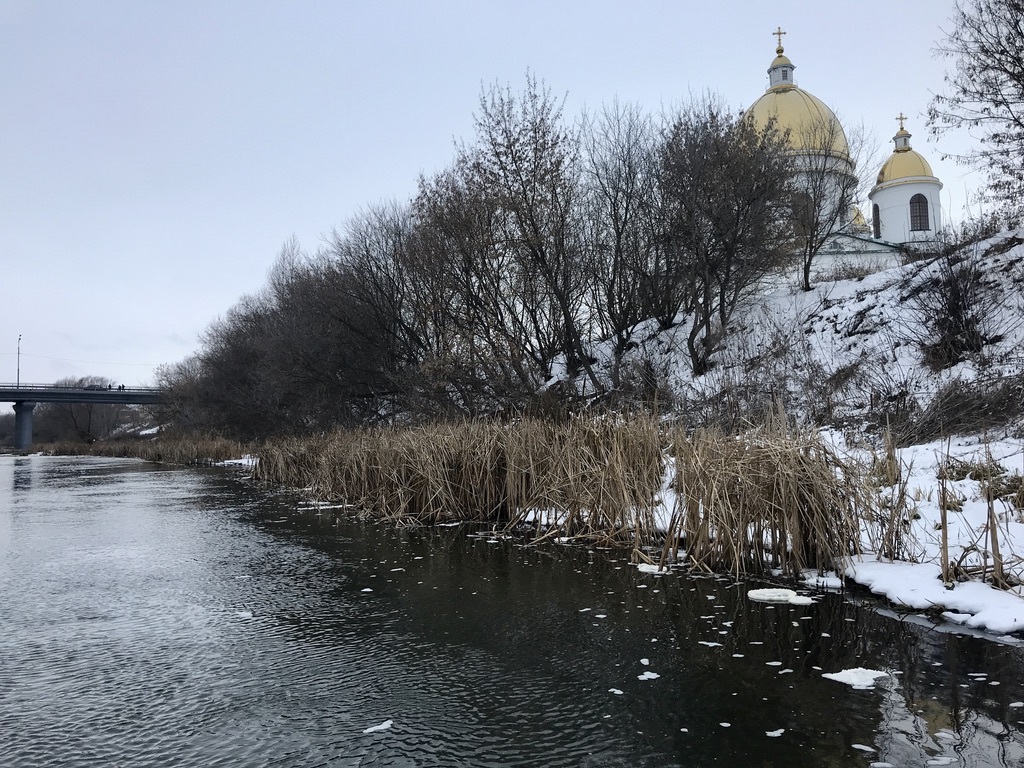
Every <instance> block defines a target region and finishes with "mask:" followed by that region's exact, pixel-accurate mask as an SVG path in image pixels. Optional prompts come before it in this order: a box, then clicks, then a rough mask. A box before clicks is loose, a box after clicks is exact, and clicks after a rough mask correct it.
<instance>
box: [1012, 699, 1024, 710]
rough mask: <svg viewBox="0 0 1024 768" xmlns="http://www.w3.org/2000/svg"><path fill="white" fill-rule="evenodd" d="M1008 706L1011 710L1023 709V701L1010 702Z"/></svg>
mask: <svg viewBox="0 0 1024 768" xmlns="http://www.w3.org/2000/svg"><path fill="white" fill-rule="evenodd" d="M1009 706H1010V707H1011V708H1013V709H1017V708H1018V707H1024V701H1011V702H1010V704H1009Z"/></svg>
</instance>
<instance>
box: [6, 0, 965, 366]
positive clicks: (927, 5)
mask: <svg viewBox="0 0 1024 768" xmlns="http://www.w3.org/2000/svg"><path fill="white" fill-rule="evenodd" d="M952 6H953V2H952V0H886V2H881V1H880V0H861V2H859V3H856V4H854V3H846V2H842V3H840V2H833V1H832V0H813V1H811V0H805V1H803V2H800V1H799V0H795V1H794V0H791V1H790V2H786V3H782V4H776V3H771V4H770V3H764V2H757V3H755V2H751V1H749V0H718V2H716V3H698V2H684V1H682V0H673V1H671V2H667V1H666V2H654V1H651V0H633V1H632V2H629V3H626V2H621V0H620V2H610V1H602V2H582V1H577V2H568V1H562V2H559V1H558V0H546V1H545V2H538V1H535V0H525V1H524V0H517V1H516V2H512V1H511V0H502V1H501V2H498V1H497V0H494V1H492V2H487V1H486V0H474V1H471V0H464V1H462V2H459V1H456V0H431V1H430V2H425V1H423V0H419V1H413V0H393V1H389V0H376V1H364V2H355V0H353V1H352V2H343V1H342V0H333V1H326V0H325V1H324V2H312V1H308V0H294V1H285V0H281V1H280V2H266V1H261V0H239V1H238V2H227V1H225V0H202V2H197V1H194V0H175V2H157V1H156V0H148V1H147V0H106V1H100V0H97V1H87V0H67V1H65V2H55V1H52V0H51V1H48V0H0V69H2V71H3V73H4V77H3V80H2V85H0V88H2V92H0V179H2V184H0V256H2V259H0V269H2V271H0V285H2V286H3V303H2V304H0V381H14V380H15V378H16V367H17V355H16V352H17V339H18V335H19V334H21V335H22V337H23V338H22V342H21V357H20V364H21V365H20V368H21V373H20V376H21V381H22V382H52V381H54V380H55V379H58V378H61V377H65V376H82V375H90V374H95V375H101V376H107V377H109V378H111V379H113V380H114V381H115V382H119V383H121V382H123V383H126V384H146V383H151V382H152V375H153V369H154V367H155V366H157V365H159V364H163V363H170V362H175V361H177V360H180V359H182V358H184V357H186V356H187V355H189V354H190V353H192V352H193V351H195V350H196V349H197V348H198V336H199V334H201V333H202V331H203V329H204V328H205V327H206V326H207V325H208V324H209V323H210V322H211V321H212V320H214V319H215V318H216V317H218V316H219V315H222V314H223V313H224V312H225V311H226V310H227V309H228V308H229V307H231V306H232V305H233V304H234V303H235V302H236V301H237V299H238V298H239V297H240V296H241V295H242V294H245V293H252V292H254V291H256V290H257V289H259V288H260V287H261V286H262V285H263V282H264V279H265V277H266V273H267V269H268V268H269V267H270V265H271V264H272V263H273V261H274V259H275V257H276V256H277V254H278V252H279V250H280V248H281V245H282V244H283V243H284V242H285V241H286V240H287V239H288V238H290V237H291V236H292V235H294V236H295V237H296V238H297V239H298V240H299V242H300V244H301V245H302V247H303V248H304V249H305V250H307V251H315V250H316V249H317V247H318V246H319V245H320V243H321V242H322V238H323V237H324V236H325V235H327V234H329V233H330V231H331V230H332V229H333V228H335V227H339V226H340V225H342V224H343V223H344V221H345V220H346V219H347V218H348V217H349V216H350V215H352V214H353V213H355V212H357V211H358V210H359V209H360V207H361V206H364V205H366V204H368V203H375V202H379V201H381V200H383V199H387V198H398V199H407V198H408V197H409V196H411V194H412V193H413V192H414V189H415V183H416V178H417V176H418V174H420V173H428V174H429V173H431V172H433V171H435V170H438V169H440V168H442V167H443V166H445V165H446V164H447V163H448V162H449V161H450V160H451V158H452V156H453V142H454V141H455V140H458V139H462V138H466V139H468V138H471V135H472V115H473V112H474V110H475V108H476V105H477V101H478V98H479V94H480V90H481V85H482V84H490V83H493V82H495V81H498V82H500V83H502V84H506V83H511V85H512V86H513V88H514V89H515V90H518V89H519V88H520V87H521V85H522V83H523V80H524V74H525V73H526V71H527V70H530V71H532V72H533V73H534V74H536V75H537V76H538V77H539V78H541V79H542V80H544V81H545V82H546V83H547V84H548V85H549V86H550V87H551V88H552V90H553V91H554V92H555V93H557V94H562V93H565V94H567V95H568V100H567V102H566V114H567V115H568V116H570V117H575V116H576V115H577V114H578V113H579V111H580V110H581V109H582V108H583V107H584V106H587V107H590V108H597V107H600V106H601V105H602V104H603V103H606V102H609V101H611V100H612V99H613V98H616V97H618V98H619V99H620V100H622V101H627V102H635V103H638V104H640V105H642V106H643V107H645V108H646V109H647V110H648V111H650V112H652V113H657V112H659V111H660V110H661V109H662V107H663V106H669V105H671V104H673V103H680V102H682V101H685V100H686V99H687V98H688V96H689V95H690V94H701V93H703V92H705V91H709V90H710V91H713V92H716V93H718V94H720V95H721V96H722V97H723V99H724V100H725V101H726V102H727V103H729V104H732V105H734V106H735V107H737V108H739V107H742V106H745V105H748V104H750V103H751V102H753V101H754V100H755V99H756V98H757V97H758V96H760V95H761V93H763V91H764V88H765V87H766V85H767V74H766V70H767V68H768V64H769V63H770V62H771V60H772V59H773V58H774V48H775V38H774V37H773V36H772V35H771V32H772V30H774V29H775V28H776V26H778V25H781V26H782V28H783V29H784V30H786V31H787V35H786V36H785V38H784V40H783V43H784V45H785V47H786V54H787V55H788V56H789V57H790V58H791V59H792V60H793V62H794V64H796V67H797V69H796V81H797V83H798V84H799V85H800V86H801V87H803V88H805V89H807V90H808V91H810V92H811V93H813V94H814V95H816V96H818V97H819V98H820V99H822V100H823V101H825V102H826V103H827V104H829V105H830V106H831V107H832V108H833V109H834V110H835V111H836V112H837V114H838V115H839V116H840V118H841V119H842V120H843V122H844V124H845V125H846V126H847V128H848V130H849V128H850V126H852V125H854V124H858V123H863V124H864V125H865V127H866V128H868V129H869V130H870V131H871V132H872V133H873V135H874V138H875V139H876V143H877V145H878V154H877V157H878V160H879V162H881V161H882V160H884V159H885V158H886V157H887V156H888V153H889V151H890V150H891V146H892V145H891V142H890V139H891V137H892V135H893V133H895V131H896V128H897V124H896V121H895V119H894V118H895V116H896V115H897V114H899V113H900V112H901V111H903V112H904V113H905V114H907V115H909V116H910V120H909V121H908V123H907V128H908V129H909V130H910V131H911V133H913V134H914V138H913V140H912V143H913V146H914V148H915V149H917V150H919V151H920V152H922V154H924V155H925V157H926V158H928V159H929V160H930V162H931V164H932V168H933V169H934V171H935V172H936V175H938V176H939V177H940V179H942V181H943V182H944V183H945V189H944V190H943V193H942V194H943V204H944V207H945V209H946V216H947V219H949V218H954V219H959V218H962V216H963V208H964V203H965V200H966V198H967V191H968V190H971V191H973V190H974V189H975V187H976V186H977V184H978V181H977V177H976V176H974V175H969V174H966V172H965V170H964V169H963V168H962V167H960V166H957V165H956V164H954V163H953V162H952V161H947V162H941V161H940V158H939V155H940V152H941V151H942V150H946V151H951V152H957V151H962V150H963V148H964V146H966V145H965V143H964V140H962V139H959V140H958V139H949V140H945V141H943V143H942V144H941V145H936V144H933V143H931V142H930V141H929V139H928V136H927V131H926V130H925V125H924V117H923V113H924V111H925V109H926V107H927V104H928V101H929V98H930V95H931V93H932V92H935V91H938V90H941V88H942V76H943V72H944V68H945V67H946V63H945V62H943V61H942V60H939V59H936V58H935V57H934V55H933V48H934V46H935V44H936V42H937V41H938V40H939V39H941V36H942V34H941V32H940V27H947V28H948V21H947V19H948V18H949V15H950V13H951V9H952ZM877 170H878V169H877V167H872V168H870V169H867V170H862V171H861V173H862V175H863V174H865V173H868V174H871V175H874V174H875V173H877Z"/></svg>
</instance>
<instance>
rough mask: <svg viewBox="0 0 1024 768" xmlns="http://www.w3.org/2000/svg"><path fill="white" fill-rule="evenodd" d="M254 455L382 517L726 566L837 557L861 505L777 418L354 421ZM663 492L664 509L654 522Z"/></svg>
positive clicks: (854, 490) (262, 469)
mask: <svg viewBox="0 0 1024 768" xmlns="http://www.w3.org/2000/svg"><path fill="white" fill-rule="evenodd" d="M258 457H259V461H258V463H257V466H256V470H255V473H256V478H257V479H258V480H260V481H262V482H266V483H269V484H275V485H286V486H291V487H296V488H303V489H307V492H308V493H310V494H312V495H313V496H314V497H315V498H317V499H321V500H331V501H335V502H341V503H345V504H348V505H351V506H353V507H356V508H358V509H361V510H363V511H365V512H367V513H371V514H374V515H376V516H379V517H382V518H385V519H388V520H391V521H393V522H396V523H426V524H431V523H439V522H444V521H454V520H463V521H475V522H485V523H490V524H492V525H494V526H500V527H504V528H510V529H511V528H522V527H524V526H528V527H530V528H531V529H532V530H533V532H534V535H535V537H536V538H538V539H541V538H546V537H551V536H572V537H576V538H586V539H588V540H591V541H594V542H598V543H601V544H608V545H610V544H615V545H620V546H630V547H632V548H633V550H634V558H635V559H640V558H642V557H644V554H643V553H644V552H645V551H649V548H650V547H652V546H656V545H658V544H661V545H662V561H664V560H665V559H668V558H670V557H673V558H680V559H681V557H682V556H681V555H680V552H679V548H680V546H682V547H683V549H684V552H685V556H686V557H687V558H688V559H689V561H690V562H691V563H692V564H693V565H694V566H696V567H698V568H702V569H707V570H722V569H726V570H730V571H732V572H734V573H736V574H737V575H739V574H743V573H748V572H759V571H762V570H763V569H764V568H765V567H772V568H780V569H782V570H783V571H785V572H786V573H788V574H793V575H795V574H796V573H798V572H799V571H800V570H802V569H804V568H817V569H819V570H824V569H827V568H832V567H836V566H838V565H839V564H840V563H842V562H843V561H844V559H845V558H847V557H849V556H850V555H852V554H854V553H856V552H858V532H859V525H860V516H861V515H862V513H863V512H864V510H866V509H867V504H866V499H867V492H866V489H867V487H868V486H867V484H866V481H865V480H864V479H863V473H860V474H858V471H857V468H855V467H854V466H852V465H850V464H849V463H848V462H846V461H844V460H843V459H841V458H840V457H839V456H838V455H837V454H836V453H835V452H834V451H833V450H832V449H830V448H829V447H828V446H827V445H825V444H824V443H823V442H822V440H821V439H820V437H819V436H818V435H817V434H816V433H815V432H811V431H804V430H800V429H796V428H791V427H789V426H788V425H787V424H786V421H785V419H784V418H783V417H781V416H778V417H773V418H772V419H769V421H768V423H766V425H765V426H763V427H760V428H758V429H752V430H750V431H748V432H746V433H744V434H742V435H727V434H724V433H721V432H716V431H712V430H704V431H699V432H697V433H695V434H692V435H691V434H687V432H686V431H685V430H684V429H683V428H682V427H679V426H669V425H664V424H662V423H661V422H659V421H658V420H656V419H654V418H652V417H650V416H636V417H629V418H626V417H606V418H578V419H569V420H567V421H566V422H563V423H557V424H556V423H551V422H547V421H541V420H524V421H520V422H517V423H512V424H498V423H484V422H465V423H456V424H451V423H448V424H437V425H430V426H419V427H405V428H398V427H386V428H373V429H370V428H366V429H358V430H349V431H341V432H335V433H332V434H329V435H325V436H322V437H318V438H305V439H282V440H277V441H274V442H271V443H268V444H267V445H265V446H263V447H262V448H261V449H260V451H259V453H258ZM667 470H668V471H667ZM666 479H667V480H668V481H669V482H668V485H667V486H666ZM673 491H674V492H675V494H676V498H677V499H678V502H677V504H676V508H675V509H674V510H672V515H671V519H670V520H664V519H661V520H659V519H657V517H656V515H657V513H658V511H659V510H664V509H665V503H666V502H665V498H670V497H666V496H665V494H671V493H672V492H673Z"/></svg>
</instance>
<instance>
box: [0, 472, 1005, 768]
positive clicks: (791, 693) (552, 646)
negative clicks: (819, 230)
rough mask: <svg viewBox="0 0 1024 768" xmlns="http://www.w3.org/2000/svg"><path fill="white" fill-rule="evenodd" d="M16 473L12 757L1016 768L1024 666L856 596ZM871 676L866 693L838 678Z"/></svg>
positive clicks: (24, 762) (0, 623) (0, 580)
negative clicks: (791, 594)
mask: <svg viewBox="0 0 1024 768" xmlns="http://www.w3.org/2000/svg"><path fill="white" fill-rule="evenodd" d="M337 512H338V510H330V509H328V510H319V511H318V510H313V509H310V508H309V507H308V506H307V505H304V504H303V503H302V501H301V499H299V498H298V497H297V496H295V495H293V494H289V493H284V492H274V491H269V490H266V489H260V488H257V487H254V486H253V485H252V484H251V483H249V482H248V481H247V480H246V478H245V477H244V474H243V473H242V472H241V471H239V470H231V469H223V468H210V469H182V468H164V467H158V466H155V465H151V464H146V463H142V462H136V461H126V460H113V459H110V460H108V459H96V458H52V457H42V456H31V457H11V456H7V457H0V595H2V597H0V628H2V632H0V765H3V766H18V767H19V768H20V767H21V766H26V767H28V766H176V767H181V766H204V767H205V766H499V765H500V766H711V765H722V766H736V767H745V766H759V767H762V768H764V767H768V766H779V767H781V766H786V767H787V768H791V767H792V766H851V765H852V766H871V765H885V764H889V765H893V766H899V767H900V768H903V767H904V766H918V765H920V766H924V765H965V766H986V767H987V766H997V765H1005V766H1011V765H1013V766H1016V765H1020V764H1021V762H1022V760H1024V738H1022V735H1021V726H1022V721H1024V676H1022V675H1021V669H1022V661H1024V650H1022V648H1021V647H1020V646H1019V645H1018V644H1016V643H1014V642H998V641H996V640H994V639H992V638H984V637H976V636H968V635H962V634H955V633H952V632H948V631H937V630H936V629H933V628H932V627H931V626H930V623H929V622H928V621H926V620H924V619H922V618H919V617H901V616H897V615H895V614H893V613H892V612H891V611H887V610H885V609H884V608H881V609H880V606H879V605H878V604H876V603H875V602H874V601H872V600H870V599H867V598H863V597H858V596H856V595H851V594H835V593H828V594H818V595H815V596H814V597H815V602H814V603H813V604H811V605H806V606H804V605H799V606H798V605H771V604H764V603H755V602H752V601H750V600H749V599H747V597H746V593H747V590H748V589H751V588H754V587H760V586H764V584H761V583H757V582H743V583H736V582H735V581H733V580H730V579H726V578H723V577H692V576H688V575H686V574H683V573H673V574H671V575H668V576H656V575H650V574H645V573H642V572H640V571H638V570H637V569H636V568H635V567H633V566H631V565H630V564H629V562H628V557H627V556H626V554H625V553H621V552H615V551H607V550H594V549H587V548H585V547H578V546H572V547H570V546H562V545H558V544H555V543H551V544H544V545H539V546H529V545H527V544H526V543H525V542H524V541H522V540H518V539H515V538H507V537H501V536H494V535H491V532H489V531H486V530H479V529H474V528H471V527H468V526H459V527H451V528H434V529H424V528H406V529H394V528H391V527H388V526H385V525H380V524H374V523H371V522H367V521H360V520H358V519H355V518H354V517H353V516H350V515H346V514H341V515H340V516H338V515H337V514H336V513H337ZM858 667H863V668H867V669H871V670H877V671H880V672H881V671H884V672H886V673H887V676H885V677H881V678H879V679H878V680H877V681H876V684H875V686H874V687H873V688H870V689H856V688H853V687H851V686H850V685H847V684H844V683H842V682H838V681H836V680H833V679H829V678H826V677H823V675H824V674H825V673H834V672H839V671H841V670H845V669H851V668H858Z"/></svg>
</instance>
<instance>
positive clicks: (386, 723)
mask: <svg viewBox="0 0 1024 768" xmlns="http://www.w3.org/2000/svg"><path fill="white" fill-rule="evenodd" d="M394 724H395V721H394V720H385V721H384V722H383V723H381V724H380V725H371V726H370V727H369V728H367V729H366V730H364V731H363V733H376V732H377V731H386V730H387V729H388V728H390V727H391V726H392V725H394Z"/></svg>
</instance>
